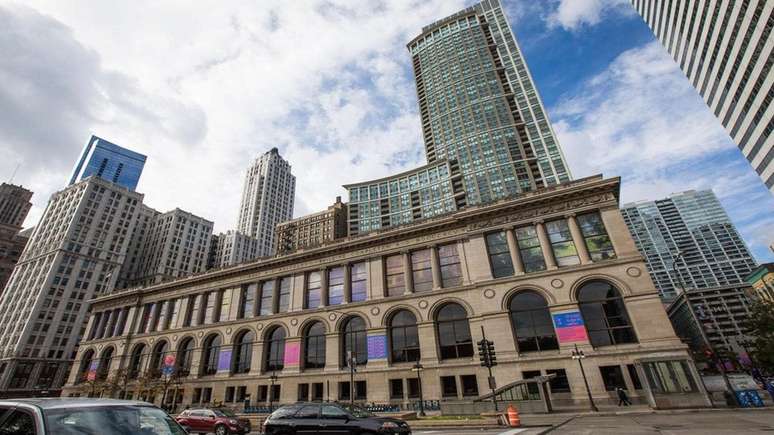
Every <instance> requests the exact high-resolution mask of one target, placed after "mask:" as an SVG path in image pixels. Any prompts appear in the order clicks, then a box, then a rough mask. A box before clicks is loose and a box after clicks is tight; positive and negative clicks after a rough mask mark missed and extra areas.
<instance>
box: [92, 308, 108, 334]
mask: <svg viewBox="0 0 774 435" xmlns="http://www.w3.org/2000/svg"><path fill="white" fill-rule="evenodd" d="M108 317H110V315H109V313H108V312H107V311H105V312H103V313H102V318H101V319H99V325H97V334H96V335H95V336H94V338H96V339H100V338H104V337H105V327H106V326H107V321H108Z"/></svg>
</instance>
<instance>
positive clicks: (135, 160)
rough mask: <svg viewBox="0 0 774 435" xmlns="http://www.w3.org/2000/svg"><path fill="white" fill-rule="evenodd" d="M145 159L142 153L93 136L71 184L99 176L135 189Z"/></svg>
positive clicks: (77, 166)
mask: <svg viewBox="0 0 774 435" xmlns="http://www.w3.org/2000/svg"><path fill="white" fill-rule="evenodd" d="M145 159H146V157H145V156H144V155H142V154H140V153H136V152H134V151H131V150H128V149H126V148H123V147H120V146H118V145H116V144H114V143H111V142H108V141H106V140H105V139H102V138H99V137H97V136H92V137H91V139H89V142H88V143H87V144H86V146H85V147H84V148H83V152H82V153H81V158H80V159H78V164H77V165H76V166H75V170H74V171H73V176H72V177H71V178H70V183H69V185H73V184H75V183H77V182H78V181H81V180H83V179H85V178H88V177H91V176H97V177H100V178H102V179H103V180H107V181H111V182H113V183H115V184H118V185H119V186H122V187H125V188H127V189H129V190H131V191H134V190H135V189H136V188H137V182H139V181H140V175H141V174H142V169H143V167H144V166H145Z"/></svg>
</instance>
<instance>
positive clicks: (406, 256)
mask: <svg viewBox="0 0 774 435" xmlns="http://www.w3.org/2000/svg"><path fill="white" fill-rule="evenodd" d="M403 279H404V281H405V283H406V291H405V292H404V293H405V294H407V295H409V294H412V293H414V276H413V275H412V272H411V253H410V252H408V251H405V252H403Z"/></svg>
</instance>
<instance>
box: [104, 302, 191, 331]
mask: <svg viewBox="0 0 774 435" xmlns="http://www.w3.org/2000/svg"><path fill="white" fill-rule="evenodd" d="M182 305H183V298H177V299H175V300H174V301H173V302H172V314H171V315H170V316H169V327H170V328H177V327H178V326H177V324H178V323H179V319H180V307H181V306H182ZM121 319H122V320H121V321H126V317H125V313H124V312H122V313H121ZM118 327H119V328H120V330H123V326H120V325H118Z"/></svg>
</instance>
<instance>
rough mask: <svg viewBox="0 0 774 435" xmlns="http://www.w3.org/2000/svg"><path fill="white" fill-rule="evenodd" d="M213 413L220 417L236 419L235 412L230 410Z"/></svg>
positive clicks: (219, 410) (218, 410) (217, 410)
mask: <svg viewBox="0 0 774 435" xmlns="http://www.w3.org/2000/svg"><path fill="white" fill-rule="evenodd" d="M213 411H215V415H217V416H218V417H236V414H234V411H232V410H230V409H213Z"/></svg>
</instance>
